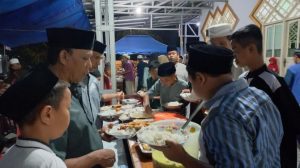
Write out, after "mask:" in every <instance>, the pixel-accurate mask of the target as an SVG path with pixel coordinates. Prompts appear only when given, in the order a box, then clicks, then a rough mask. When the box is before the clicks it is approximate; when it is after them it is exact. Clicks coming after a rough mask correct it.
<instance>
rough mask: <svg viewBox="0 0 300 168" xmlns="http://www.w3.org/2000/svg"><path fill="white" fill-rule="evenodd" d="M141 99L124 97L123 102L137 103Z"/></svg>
mask: <svg viewBox="0 0 300 168" xmlns="http://www.w3.org/2000/svg"><path fill="white" fill-rule="evenodd" d="M138 102H139V101H138V100H137V99H123V100H122V103H124V104H137V103H138Z"/></svg>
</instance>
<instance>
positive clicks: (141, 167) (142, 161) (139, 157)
mask: <svg viewBox="0 0 300 168" xmlns="http://www.w3.org/2000/svg"><path fill="white" fill-rule="evenodd" d="M127 145H128V149H129V154H130V158H131V161H132V166H133V167H134V168H153V167H154V166H153V162H152V157H151V154H144V153H142V152H141V151H140V149H139V145H138V144H137V142H136V141H135V140H130V139H128V140H127Z"/></svg>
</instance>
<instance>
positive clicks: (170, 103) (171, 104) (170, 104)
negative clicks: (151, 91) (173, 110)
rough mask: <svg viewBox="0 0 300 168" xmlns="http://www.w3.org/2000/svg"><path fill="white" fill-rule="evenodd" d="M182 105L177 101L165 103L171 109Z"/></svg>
mask: <svg viewBox="0 0 300 168" xmlns="http://www.w3.org/2000/svg"><path fill="white" fill-rule="evenodd" d="M180 105H182V103H179V102H178V101H174V102H169V103H167V106H169V107H172V106H180Z"/></svg>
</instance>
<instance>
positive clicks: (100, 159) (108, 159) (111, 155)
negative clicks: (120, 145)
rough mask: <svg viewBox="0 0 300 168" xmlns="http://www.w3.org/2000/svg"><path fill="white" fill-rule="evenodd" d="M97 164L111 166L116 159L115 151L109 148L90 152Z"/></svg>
mask: <svg viewBox="0 0 300 168" xmlns="http://www.w3.org/2000/svg"><path fill="white" fill-rule="evenodd" d="M92 155H93V157H95V158H96V161H97V164H98V165H101V166H102V167H112V166H113V165H114V163H115V161H116V156H115V152H114V151H113V150H111V149H100V150H96V151H94V152H92Z"/></svg>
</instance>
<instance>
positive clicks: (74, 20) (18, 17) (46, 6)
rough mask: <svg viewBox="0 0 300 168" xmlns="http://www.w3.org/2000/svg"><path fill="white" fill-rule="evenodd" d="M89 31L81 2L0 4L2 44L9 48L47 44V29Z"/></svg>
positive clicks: (12, 0)
mask: <svg viewBox="0 0 300 168" xmlns="http://www.w3.org/2000/svg"><path fill="white" fill-rule="evenodd" d="M49 27H74V28H78V29H85V30H90V29H91V26H90V23H89V20H88V18H87V16H86V14H85V11H84V8H83V5H82V1H81V0H2V1H0V43H1V44H4V45H7V46H9V47H17V46H21V45H24V44H32V43H39V42H46V41H47V36H46V32H45V29H46V28H49Z"/></svg>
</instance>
